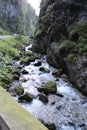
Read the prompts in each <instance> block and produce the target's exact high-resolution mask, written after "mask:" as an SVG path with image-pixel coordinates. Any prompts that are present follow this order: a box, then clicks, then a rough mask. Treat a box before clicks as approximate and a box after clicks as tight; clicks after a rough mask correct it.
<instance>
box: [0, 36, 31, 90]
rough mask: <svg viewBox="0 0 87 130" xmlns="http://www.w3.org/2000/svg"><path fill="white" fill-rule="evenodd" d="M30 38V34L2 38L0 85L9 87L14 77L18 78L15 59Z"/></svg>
mask: <svg viewBox="0 0 87 130" xmlns="http://www.w3.org/2000/svg"><path fill="white" fill-rule="evenodd" d="M28 40H29V37H28V36H21V37H19V36H18V35H17V36H8V37H6V38H4V39H3V38H2V39H0V86H3V87H9V84H10V83H11V82H12V81H13V79H14V78H15V79H17V75H18V73H16V74H15V73H14V71H15V69H16V68H15V67H14V65H13V60H14V59H15V58H16V57H17V56H18V55H20V50H21V49H22V48H23V47H24V45H25V43H26V42H27V41H28Z"/></svg>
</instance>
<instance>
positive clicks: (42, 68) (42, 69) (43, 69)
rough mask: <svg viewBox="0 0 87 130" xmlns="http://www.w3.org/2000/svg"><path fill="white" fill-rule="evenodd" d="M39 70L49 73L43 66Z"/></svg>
mask: <svg viewBox="0 0 87 130" xmlns="http://www.w3.org/2000/svg"><path fill="white" fill-rule="evenodd" d="M39 70H40V71H42V72H44V73H50V70H49V69H48V68H45V67H40V69H39Z"/></svg>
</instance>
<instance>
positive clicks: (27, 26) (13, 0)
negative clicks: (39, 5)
mask: <svg viewBox="0 0 87 130" xmlns="http://www.w3.org/2000/svg"><path fill="white" fill-rule="evenodd" d="M35 18H36V16H35V11H34V9H33V8H32V7H31V6H30V4H28V3H27V0H0V27H2V28H3V29H5V30H9V31H11V32H12V33H21V34H29V33H32V30H33V26H34V23H35Z"/></svg>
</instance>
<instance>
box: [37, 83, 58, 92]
mask: <svg viewBox="0 0 87 130" xmlns="http://www.w3.org/2000/svg"><path fill="white" fill-rule="evenodd" d="M37 90H38V91H39V92H43V93H45V94H49V93H52V94H54V93H56V92H57V85H56V82H55V81H49V82H47V83H46V84H45V85H44V86H42V87H39V88H37Z"/></svg>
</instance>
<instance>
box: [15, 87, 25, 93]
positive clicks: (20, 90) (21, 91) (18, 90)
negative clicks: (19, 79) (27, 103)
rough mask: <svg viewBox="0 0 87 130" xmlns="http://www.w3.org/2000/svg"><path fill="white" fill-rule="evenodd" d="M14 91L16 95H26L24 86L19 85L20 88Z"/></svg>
mask: <svg viewBox="0 0 87 130" xmlns="http://www.w3.org/2000/svg"><path fill="white" fill-rule="evenodd" d="M14 91H15V93H16V94H17V95H22V94H23V93H24V88H23V86H22V85H19V86H18V87H16V88H15V89H14Z"/></svg>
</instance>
